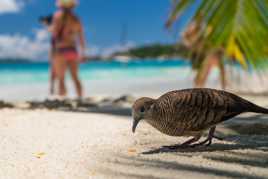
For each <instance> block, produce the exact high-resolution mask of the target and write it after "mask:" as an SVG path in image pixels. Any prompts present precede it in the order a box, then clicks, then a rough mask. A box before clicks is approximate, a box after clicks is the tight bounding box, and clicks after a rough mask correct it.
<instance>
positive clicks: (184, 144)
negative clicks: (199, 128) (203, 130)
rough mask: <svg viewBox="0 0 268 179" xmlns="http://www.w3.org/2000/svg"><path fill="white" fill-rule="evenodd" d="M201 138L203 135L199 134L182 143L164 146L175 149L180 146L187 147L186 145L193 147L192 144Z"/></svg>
mask: <svg viewBox="0 0 268 179" xmlns="http://www.w3.org/2000/svg"><path fill="white" fill-rule="evenodd" d="M200 138H201V135H197V136H195V137H193V138H191V139H189V140H187V141H186V142H184V143H182V144H176V145H171V146H163V147H164V148H168V149H171V150H175V149H178V148H185V147H191V144H192V143H194V142H196V141H198V140H199V139H200Z"/></svg>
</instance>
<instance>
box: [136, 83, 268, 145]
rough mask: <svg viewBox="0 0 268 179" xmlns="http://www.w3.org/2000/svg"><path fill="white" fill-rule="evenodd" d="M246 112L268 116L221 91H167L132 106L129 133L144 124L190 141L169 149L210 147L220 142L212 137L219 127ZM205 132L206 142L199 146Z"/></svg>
mask: <svg viewBox="0 0 268 179" xmlns="http://www.w3.org/2000/svg"><path fill="white" fill-rule="evenodd" d="M245 112H254V113H263V114H268V109H266V108H263V107H260V106H258V105H256V104H254V103H252V102H250V101H248V100H246V99H243V98H242V97H239V96H237V95H235V94H233V93H230V92H227V91H223V90H216V89H209V88H192V89H183V90H176V91H170V92H167V93H166V94H164V95H162V96H160V97H159V98H158V99H153V98H149V97H142V98H139V99H137V100H136V101H135V102H134V104H133V106H132V116H133V125H132V132H133V133H135V131H136V128H137V125H138V124H139V122H140V121H142V120H144V121H146V122H147V123H149V124H150V125H151V126H152V127H154V128H155V129H157V130H159V131H160V132H162V133H164V134H166V135H169V136H188V137H192V138H190V139H189V140H187V141H185V142H184V143H182V144H176V145H171V146H164V147H167V148H168V149H178V148H180V147H196V146H202V145H205V146H209V145H211V144H212V140H213V139H214V138H216V139H220V138H219V137H217V136H215V135H214V133H215V130H216V126H217V125H218V124H220V123H222V122H224V121H227V120H229V119H231V118H233V117H235V116H237V115H239V114H241V113H245ZM207 130H209V133H208V136H207V138H206V139H205V140H204V141H201V142H199V140H200V139H201V137H202V136H203V134H204V132H205V131H207ZM198 142H199V143H198Z"/></svg>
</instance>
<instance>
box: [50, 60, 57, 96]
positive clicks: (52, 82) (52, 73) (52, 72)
mask: <svg viewBox="0 0 268 179" xmlns="http://www.w3.org/2000/svg"><path fill="white" fill-rule="evenodd" d="M55 81H56V71H55V67H54V66H53V64H52V65H51V69H50V94H51V95H53V94H54V93H55Z"/></svg>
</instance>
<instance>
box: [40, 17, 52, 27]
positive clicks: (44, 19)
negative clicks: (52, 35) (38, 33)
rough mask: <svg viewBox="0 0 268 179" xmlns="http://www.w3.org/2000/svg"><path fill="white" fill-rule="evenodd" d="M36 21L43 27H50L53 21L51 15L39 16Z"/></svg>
mask: <svg viewBox="0 0 268 179" xmlns="http://www.w3.org/2000/svg"><path fill="white" fill-rule="evenodd" d="M38 21H39V22H40V23H42V24H44V25H48V26H49V25H51V24H52V21H53V15H48V16H41V17H39V19H38Z"/></svg>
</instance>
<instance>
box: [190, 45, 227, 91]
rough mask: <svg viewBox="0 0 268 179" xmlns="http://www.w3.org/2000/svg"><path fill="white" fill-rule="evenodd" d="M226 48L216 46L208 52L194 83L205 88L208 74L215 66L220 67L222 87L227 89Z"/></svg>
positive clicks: (197, 86)
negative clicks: (224, 59)
mask: <svg viewBox="0 0 268 179" xmlns="http://www.w3.org/2000/svg"><path fill="white" fill-rule="evenodd" d="M223 56H224V49H223V48H216V49H214V50H212V51H211V52H209V53H208V55H207V56H206V59H205V60H204V61H203V63H202V64H201V68H200V70H199V71H198V72H197V75H196V77H195V81H194V85H195V87H196V88H203V87H204V86H205V83H206V81H207V79H208V76H209V74H210V72H211V71H212V69H213V68H219V71H220V75H219V77H220V83H221V88H222V89H224V90H225V89H226V79H225V68H224V61H223Z"/></svg>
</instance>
